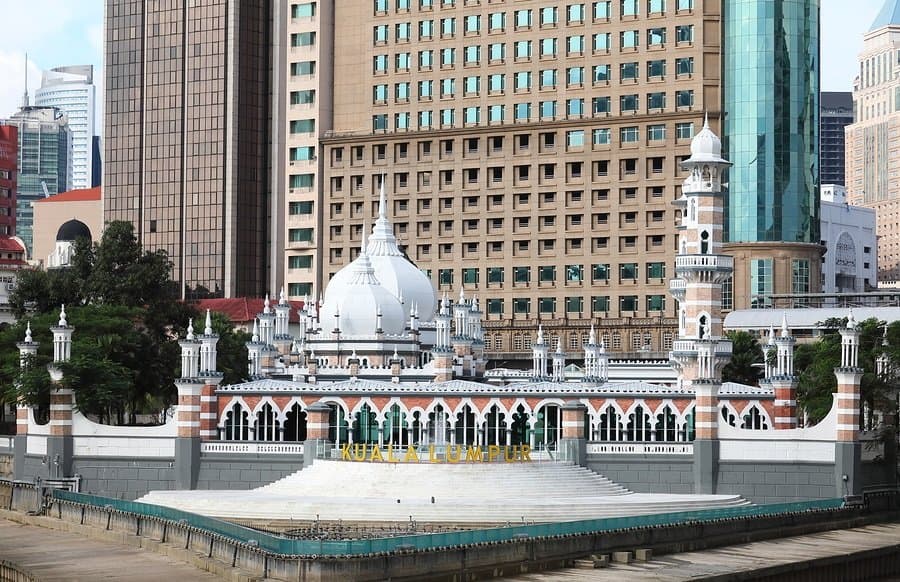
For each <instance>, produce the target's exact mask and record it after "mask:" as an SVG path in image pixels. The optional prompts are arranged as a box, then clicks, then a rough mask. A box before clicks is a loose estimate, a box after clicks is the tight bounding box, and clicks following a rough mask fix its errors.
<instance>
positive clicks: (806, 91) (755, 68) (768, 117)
mask: <svg viewBox="0 0 900 582" xmlns="http://www.w3.org/2000/svg"><path fill="white" fill-rule="evenodd" d="M723 19H724V39H723V40H724V44H725V46H724V71H723V74H724V92H725V124H724V139H723V143H724V148H725V151H726V152H727V154H726V156H725V157H726V158H727V159H728V160H730V161H731V162H733V163H734V166H733V167H732V168H731V170H730V171H729V188H728V190H727V195H726V219H725V222H726V237H727V240H728V241H729V242H764V241H789V242H802V243H818V242H819V199H818V191H819V169H818V163H819V161H818V160H819V144H818V123H819V0H726V1H725V2H724V13H723Z"/></svg>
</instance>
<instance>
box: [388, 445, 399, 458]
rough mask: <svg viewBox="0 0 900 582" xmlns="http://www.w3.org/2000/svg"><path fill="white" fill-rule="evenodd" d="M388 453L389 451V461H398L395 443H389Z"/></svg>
mask: <svg viewBox="0 0 900 582" xmlns="http://www.w3.org/2000/svg"><path fill="white" fill-rule="evenodd" d="M387 453H388V456H387V460H388V463H396V462H397V457H395V456H394V443H388V447H387Z"/></svg>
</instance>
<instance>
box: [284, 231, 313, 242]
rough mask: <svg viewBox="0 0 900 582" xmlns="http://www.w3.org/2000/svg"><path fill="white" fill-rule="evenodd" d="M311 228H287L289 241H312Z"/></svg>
mask: <svg viewBox="0 0 900 582" xmlns="http://www.w3.org/2000/svg"><path fill="white" fill-rule="evenodd" d="M312 239H313V229H311V228H291V229H289V230H288V241H289V242H312Z"/></svg>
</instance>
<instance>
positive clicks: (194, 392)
mask: <svg viewBox="0 0 900 582" xmlns="http://www.w3.org/2000/svg"><path fill="white" fill-rule="evenodd" d="M175 387H176V388H177V389H178V408H177V409H176V410H175V426H176V427H177V428H178V436H177V437H176V438H175V488H176V489H182V490H191V489H195V488H196V486H197V476H198V475H199V473H200V410H201V405H200V399H201V395H202V393H203V388H204V384H203V383H202V381H201V380H199V379H189V378H181V379H179V380H178V381H177V382H176V383H175Z"/></svg>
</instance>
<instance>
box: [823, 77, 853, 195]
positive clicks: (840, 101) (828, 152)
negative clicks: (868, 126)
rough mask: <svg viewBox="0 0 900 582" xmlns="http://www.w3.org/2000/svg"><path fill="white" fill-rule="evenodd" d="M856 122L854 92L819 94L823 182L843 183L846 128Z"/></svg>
mask: <svg viewBox="0 0 900 582" xmlns="http://www.w3.org/2000/svg"><path fill="white" fill-rule="evenodd" d="M851 123H853V93H851V92H850V91H822V92H821V93H820V94H819V183H821V184H823V185H824V184H836V185H838V186H843V185H844V184H845V182H844V166H845V155H844V151H845V148H844V128H845V127H847V126H848V125H850V124H851Z"/></svg>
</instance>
